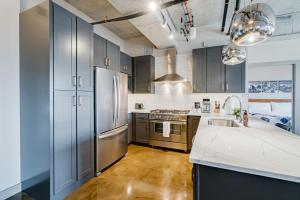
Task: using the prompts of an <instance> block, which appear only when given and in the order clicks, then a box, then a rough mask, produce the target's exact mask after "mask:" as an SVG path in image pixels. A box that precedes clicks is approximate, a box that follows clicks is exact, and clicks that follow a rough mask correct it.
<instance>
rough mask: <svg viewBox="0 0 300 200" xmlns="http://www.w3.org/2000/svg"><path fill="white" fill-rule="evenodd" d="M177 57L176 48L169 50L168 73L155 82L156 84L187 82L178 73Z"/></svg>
mask: <svg viewBox="0 0 300 200" xmlns="http://www.w3.org/2000/svg"><path fill="white" fill-rule="evenodd" d="M176 55H177V51H176V49H175V48H172V49H168V51H167V59H168V73H167V74H166V75H164V76H162V77H160V78H157V79H155V80H154V82H155V83H166V82H184V81H186V80H185V79H184V78H183V77H182V76H180V75H178V74H177V73H176Z"/></svg>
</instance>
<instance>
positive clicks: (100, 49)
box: [94, 34, 107, 68]
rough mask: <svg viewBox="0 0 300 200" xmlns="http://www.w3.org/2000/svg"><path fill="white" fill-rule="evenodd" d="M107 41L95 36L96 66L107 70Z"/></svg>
mask: <svg viewBox="0 0 300 200" xmlns="http://www.w3.org/2000/svg"><path fill="white" fill-rule="evenodd" d="M105 60H106V40H105V39H104V38H102V37H100V36H99V35H97V34H94V66H96V67H101V68H106V67H107V66H106V62H105Z"/></svg>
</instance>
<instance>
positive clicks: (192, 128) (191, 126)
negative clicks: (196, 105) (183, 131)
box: [187, 116, 201, 150]
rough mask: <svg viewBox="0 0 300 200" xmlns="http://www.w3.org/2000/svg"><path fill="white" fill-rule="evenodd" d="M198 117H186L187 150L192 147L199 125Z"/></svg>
mask: <svg viewBox="0 0 300 200" xmlns="http://www.w3.org/2000/svg"><path fill="white" fill-rule="evenodd" d="M200 119H201V117H200V116H188V128H187V133H188V134H187V145H188V150H191V149H192V146H193V138H194V136H195V135H196V133H197V130H198V126H199V123H200Z"/></svg>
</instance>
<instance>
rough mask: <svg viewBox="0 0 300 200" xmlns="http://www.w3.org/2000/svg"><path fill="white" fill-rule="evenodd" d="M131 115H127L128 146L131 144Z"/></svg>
mask: <svg viewBox="0 0 300 200" xmlns="http://www.w3.org/2000/svg"><path fill="white" fill-rule="evenodd" d="M132 123H133V121H132V114H131V113H128V141H127V142H128V144H130V143H131V142H132V132H133V130H132V128H133V127H132Z"/></svg>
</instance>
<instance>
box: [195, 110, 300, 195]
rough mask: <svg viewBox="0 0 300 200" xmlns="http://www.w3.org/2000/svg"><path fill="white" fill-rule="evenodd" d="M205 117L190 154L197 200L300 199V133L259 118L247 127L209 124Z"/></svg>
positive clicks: (203, 116) (209, 118) (251, 120)
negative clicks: (290, 131)
mask: <svg viewBox="0 0 300 200" xmlns="http://www.w3.org/2000/svg"><path fill="white" fill-rule="evenodd" d="M190 115H201V121H200V124H199V127H198V131H197V134H196V136H195V140H194V143H193V146H192V151H191V154H190V162H191V163H193V165H194V168H193V181H194V199H195V200H207V199H208V200H221V199H222V200H223V199H224V200H225V199H226V200H227V199H228V200H241V199H242V200H250V199H251V200H253V199H262V200H269V199H270V200H271V199H272V200H299V199H300V137H299V136H296V135H294V134H291V133H289V132H286V131H284V130H282V129H280V128H278V127H275V126H272V125H270V124H268V123H265V122H263V121H261V120H258V119H252V118H250V122H249V128H246V127H243V126H242V125H241V124H238V123H236V122H235V123H236V124H237V126H236V127H225V126H216V125H208V122H209V121H210V120H211V119H216V118H217V119H227V120H233V119H234V118H233V117H232V116H222V115H210V114H200V113H198V114H197V113H191V114H190Z"/></svg>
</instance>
